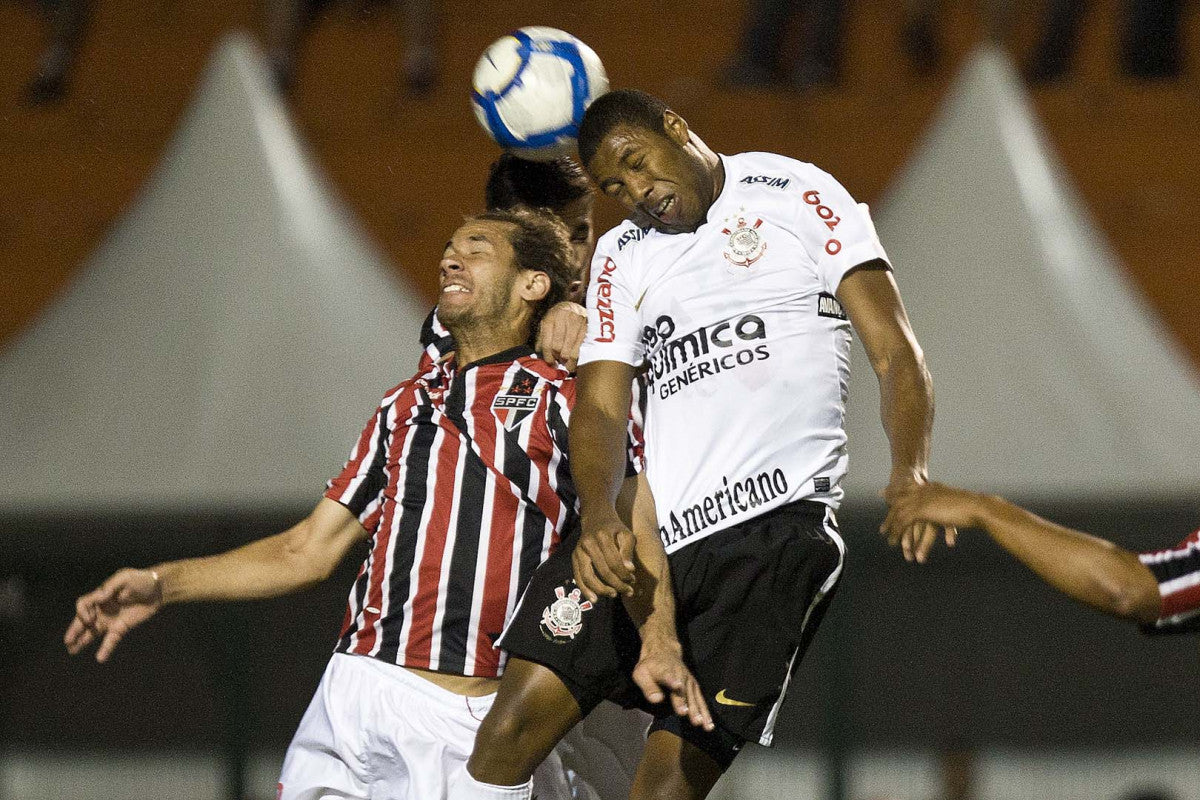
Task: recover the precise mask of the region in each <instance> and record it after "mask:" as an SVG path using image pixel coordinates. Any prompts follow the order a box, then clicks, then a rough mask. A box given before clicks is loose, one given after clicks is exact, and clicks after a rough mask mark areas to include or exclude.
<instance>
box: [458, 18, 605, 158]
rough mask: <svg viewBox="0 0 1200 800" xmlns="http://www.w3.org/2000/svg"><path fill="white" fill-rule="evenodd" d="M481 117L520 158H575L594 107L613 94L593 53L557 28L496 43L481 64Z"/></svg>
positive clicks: (476, 83)
mask: <svg viewBox="0 0 1200 800" xmlns="http://www.w3.org/2000/svg"><path fill="white" fill-rule="evenodd" d="M472 83H473V86H472V91H471V102H472V104H473V105H474V106H475V117H476V119H478V120H479V124H480V125H482V126H483V129H484V130H485V131H487V133H488V135H489V136H491V137H492V139H494V140H495V141H496V143H497V144H498V145H500V146H501V147H503V148H504V149H505V150H508V151H509V152H511V153H513V154H514V155H518V156H521V157H522V158H530V159H534V160H542V161H546V160H550V159H553V158H558V157H560V156H566V155H571V154H572V153H573V152H574V148H575V135H576V134H577V133H578V132H579V123H580V122H582V121H583V112H584V111H585V110H586V109H587V107H588V105H589V104H590V103H591V102H592V101H593V100H595V99H596V98H597V97H599V96H600V95H602V94H604V93H605V92H607V91H608V76H607V75H606V74H605V72H604V65H603V64H601V63H600V57H599V56H597V55H596V53H595V51H593V50H592V48H590V47H588V46H587V45H586V44H584V43H583V42H581V41H579V40H578V39H576V38H575V37H574V36H572V35H571V34H569V33H566V32H564V31H560V30H558V29H557V28H547V27H540V26H539V27H529V28H521V29H520V30H517V31H513V32H512V33H510V34H509V35H508V36H505V37H503V38H501V39H497V40H496V41H494V42H492V44H491V46H489V47H488V49H487V50H484V51H483V55H482V56H480V57H479V61H478V63H476V64H475V74H474V77H473V80H472Z"/></svg>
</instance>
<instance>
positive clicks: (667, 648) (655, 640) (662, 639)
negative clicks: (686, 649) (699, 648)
mask: <svg viewBox="0 0 1200 800" xmlns="http://www.w3.org/2000/svg"><path fill="white" fill-rule="evenodd" d="M638 633H639V635H640V636H641V639H642V657H643V658H645V657H646V655H647V654H649V653H670V654H671V655H674V656H682V655H683V645H682V644H680V642H679V638H678V637H677V636H676V635H675V632H674V631H671V630H667V629H666V627H665V626H661V625H655V624H653V623H647V624H645V625H643V626H642V627H641V628H640V629H639V630H638Z"/></svg>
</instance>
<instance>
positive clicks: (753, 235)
mask: <svg viewBox="0 0 1200 800" xmlns="http://www.w3.org/2000/svg"><path fill="white" fill-rule="evenodd" d="M762 223H763V221H762V220H761V219H756V220H754V224H753V225H751V224H749V223H747V222H746V218H745V217H742V216H739V217H738V218H737V225H736V226H734V227H732V228H723V229H722V230H721V233H723V234H725V235H726V236H728V237H729V241H728V242H726V243H725V250H724V254H725V258H726V260H728V261H729V263H730V264H734V265H735V266H739V267H748V266H750V265H751V264H753V263H754V262H755V261H758V260H759V259H760V258H762V256H763V253H765V252H767V243H766V242H764V241H763V238H762V234H761V233H759V232H758V229H759V226H761V225H762Z"/></svg>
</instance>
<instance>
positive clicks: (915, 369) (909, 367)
mask: <svg viewBox="0 0 1200 800" xmlns="http://www.w3.org/2000/svg"><path fill="white" fill-rule="evenodd" d="M872 366H873V367H874V368H875V374H876V375H877V376H879V382H880V383H881V384H882V383H886V382H888V381H890V380H896V381H902V382H904V383H910V384H914V385H921V384H924V385H925V386H927V387H930V388H931V387H932V383H933V381H932V379H931V378H930V376H929V368H928V367H926V366H925V353H924V352H923V351H922V350H921V346H920V345H919V344H917V343H916V342H915V341H909V342H905V343H904V344H903V345H901V346H897V347H893V348H891V349H890V350H888V351H886V352H884V353H880V354H879V355H877V356H876V357H875V358H874V359H873V360H872Z"/></svg>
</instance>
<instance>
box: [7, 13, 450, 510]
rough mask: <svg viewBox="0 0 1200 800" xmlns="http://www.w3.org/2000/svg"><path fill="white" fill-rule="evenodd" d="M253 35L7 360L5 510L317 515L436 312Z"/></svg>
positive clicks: (206, 84)
mask: <svg viewBox="0 0 1200 800" xmlns="http://www.w3.org/2000/svg"><path fill="white" fill-rule="evenodd" d="M269 80H270V78H269V72H268V70H267V68H266V65H265V63H264V60H263V58H262V56H261V54H260V53H259V52H258V51H257V50H256V48H255V46H254V45H253V44H251V43H250V41H249V40H248V39H247V38H245V37H244V36H231V37H230V38H228V39H226V40H225V42H224V43H223V44H222V45H221V46H220V47H219V48H218V50H217V51H216V53H215V54H214V56H213V58H212V61H211V62H210V64H209V67H208V70H207V73H206V74H205V76H204V79H203V81H202V84H201V88H200V89H199V91H198V92H197V95H196V98H195V100H194V101H193V105H192V107H191V109H190V110H189V112H188V113H187V115H186V118H185V119H184V121H183V123H182V124H181V127H180V129H179V132H178V134H177V135H176V137H175V139H174V141H173V142H172V144H171V146H170V147H169V148H168V150H167V153H166V155H165V157H164V158H163V160H162V164H161V166H160V167H159V170H158V173H157V175H156V176H155V177H154V178H153V180H152V181H151V182H150V184H149V187H148V188H147V190H146V191H145V192H144V194H143V195H142V196H141V197H140V199H139V200H138V202H137V203H136V205H135V207H134V208H133V209H132V210H131V211H130V212H129V213H128V214H127V215H126V216H125V218H124V219H123V220H122V221H121V222H120V224H119V225H118V226H117V227H116V228H115V230H113V232H112V233H111V234H110V235H109V236H108V237H107V240H106V241H105V242H104V243H103V245H102V246H101V247H100V248H99V250H98V251H97V252H96V253H95V255H94V256H93V257H92V258H91V259H90V260H89V261H88V263H87V264H86V265H85V267H84V268H83V269H82V271H81V273H80V275H79V277H78V279H77V280H76V281H75V282H74V284H73V285H72V286H70V287H69V289H68V290H67V291H66V292H65V293H64V294H63V296H61V297H60V298H59V299H58V300H57V301H56V302H55V303H54V304H53V305H52V306H51V307H50V308H49V309H48V310H47V311H46V312H45V313H44V314H43V315H42V316H41V318H40V319H39V320H38V321H37V322H36V323H35V324H34V325H33V326H31V327H30V328H29V329H27V330H26V331H25V332H24V334H23V335H22V336H20V337H19V338H18V339H16V340H15V341H14V342H13V343H12V344H11V345H10V347H9V348H8V350H7V352H4V353H3V354H0V407H2V408H4V409H5V414H4V415H3V416H2V417H0V440H3V441H4V442H5V451H6V453H7V456H8V457H7V458H5V459H4V460H3V462H2V463H0V487H2V488H0V509H3V510H7V511H13V510H19V511H21V512H37V511H55V512H64V511H66V512H71V511H81V510H85V511H97V510H104V509H111V508H122V509H126V510H128V509H158V510H177V509H180V508H195V507H222V508H226V509H238V508H246V507H263V506H264V505H265V506H268V507H270V506H274V507H290V506H294V505H297V504H301V505H309V504H311V503H314V502H315V500H316V498H318V497H319V496H320V491H321V488H322V482H323V481H324V480H326V479H327V478H329V477H330V476H331V475H333V474H334V473H335V472H336V470H337V469H338V468H339V467H340V464H341V460H342V459H344V458H345V457H346V455H347V454H348V452H349V447H350V445H351V444H352V442H353V440H354V437H355V436H356V434H357V433H358V431H359V430H361V426H362V424H363V423H364V422H365V421H366V419H367V418H368V417H369V415H370V413H371V411H372V410H373V408H374V406H375V404H376V403H377V402H378V400H379V398H381V397H382V396H383V393H384V392H385V391H386V390H387V389H388V388H389V387H390V386H392V385H394V384H396V383H398V382H399V381H400V380H401V379H403V378H404V377H407V376H408V375H409V374H411V372H412V370H413V369H414V368H415V364H416V356H417V355H418V354H419V347H418V345H417V341H416V336H417V333H418V330H419V326H420V323H421V320H422V319H423V317H424V315H425V313H426V311H427V308H426V306H425V304H424V303H423V301H422V300H421V299H420V298H419V297H418V296H417V295H416V294H415V292H414V291H413V290H412V289H410V288H409V287H407V286H404V285H402V284H401V282H400V281H398V280H396V279H395V277H394V276H393V275H392V274H391V272H390V270H389V269H388V268H387V266H386V265H385V262H384V261H383V259H382V258H381V257H380V256H379V254H378V253H377V251H376V250H375V248H374V247H372V245H371V244H370V242H368V240H367V239H366V238H365V237H364V236H363V234H361V233H360V232H359V229H358V227H357V226H356V225H355V224H354V222H353V221H352V219H351V216H350V214H348V213H347V211H346V210H345V209H344V207H343V206H342V205H341V204H340V203H338V202H337V201H336V200H335V199H334V198H333V196H332V195H331V193H330V192H329V191H328V189H327V188H326V187H325V184H324V182H323V181H321V180H320V179H319V178H318V176H317V174H316V172H315V171H314V169H313V167H312V166H311V164H310V163H309V161H308V159H307V157H306V155H305V154H304V152H303V151H302V148H301V147H300V145H299V143H298V141H297V137H296V134H295V132H294V131H293V129H292V127H291V124H290V123H289V121H288V119H287V117H286V115H285V112H284V109H283V107H282V106H281V103H280V101H279V99H278V98H277V97H276V95H275V94H274V92H273V91H272V89H271V86H270V83H269Z"/></svg>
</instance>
